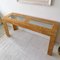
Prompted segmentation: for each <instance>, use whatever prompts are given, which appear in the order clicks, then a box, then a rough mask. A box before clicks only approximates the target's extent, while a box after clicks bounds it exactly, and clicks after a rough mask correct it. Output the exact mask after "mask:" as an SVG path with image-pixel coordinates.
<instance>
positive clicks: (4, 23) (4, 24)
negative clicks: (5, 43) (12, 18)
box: [3, 22, 10, 37]
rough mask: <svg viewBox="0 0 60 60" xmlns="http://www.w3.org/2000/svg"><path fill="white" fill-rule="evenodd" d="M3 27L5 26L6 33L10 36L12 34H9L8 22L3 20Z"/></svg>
mask: <svg viewBox="0 0 60 60" xmlns="http://www.w3.org/2000/svg"><path fill="white" fill-rule="evenodd" d="M3 27H4V30H5V33H6V35H7V36H8V37H10V34H9V30H8V26H7V23H6V22H3Z"/></svg>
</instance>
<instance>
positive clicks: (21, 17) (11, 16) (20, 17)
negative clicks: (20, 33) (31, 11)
mask: <svg viewBox="0 0 60 60" xmlns="http://www.w3.org/2000/svg"><path fill="white" fill-rule="evenodd" d="M9 17H10V18H13V19H17V20H20V21H23V20H25V18H24V16H15V15H10V16H9Z"/></svg>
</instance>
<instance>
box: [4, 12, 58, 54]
mask: <svg viewBox="0 0 60 60" xmlns="http://www.w3.org/2000/svg"><path fill="white" fill-rule="evenodd" d="M7 23H11V24H12V25H13V28H14V30H17V29H18V28H17V26H20V27H23V28H27V29H30V30H32V31H36V32H39V33H43V34H46V35H48V36H50V42H49V46H48V55H52V52H53V48H54V45H55V41H56V36H57V31H58V27H59V25H58V23H57V22H55V21H51V20H47V19H42V18H37V17H32V16H27V15H23V14H18V13H11V14H8V15H7V16H5V17H4V18H3V26H4V29H5V32H6V35H7V36H10V34H9V30H8V26H7Z"/></svg>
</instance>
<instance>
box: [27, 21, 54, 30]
mask: <svg viewBox="0 0 60 60" xmlns="http://www.w3.org/2000/svg"><path fill="white" fill-rule="evenodd" d="M28 23H30V24H34V25H38V26H41V27H45V28H48V29H52V27H53V25H52V24H48V23H43V22H40V21H34V20H30V21H29V22H28Z"/></svg>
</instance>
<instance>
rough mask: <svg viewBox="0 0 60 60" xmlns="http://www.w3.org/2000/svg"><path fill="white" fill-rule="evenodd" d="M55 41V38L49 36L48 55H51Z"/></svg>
mask: <svg viewBox="0 0 60 60" xmlns="http://www.w3.org/2000/svg"><path fill="white" fill-rule="evenodd" d="M55 41H56V36H51V37H50V42H49V47H48V55H52V52H53V48H54V45H55Z"/></svg>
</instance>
